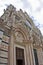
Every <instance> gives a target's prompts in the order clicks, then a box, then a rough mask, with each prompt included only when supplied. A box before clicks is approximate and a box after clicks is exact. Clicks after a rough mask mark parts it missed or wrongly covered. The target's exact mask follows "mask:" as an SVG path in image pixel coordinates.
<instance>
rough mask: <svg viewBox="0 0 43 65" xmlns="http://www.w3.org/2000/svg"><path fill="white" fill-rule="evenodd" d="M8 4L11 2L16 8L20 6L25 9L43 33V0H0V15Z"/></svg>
mask: <svg viewBox="0 0 43 65" xmlns="http://www.w3.org/2000/svg"><path fill="white" fill-rule="evenodd" d="M10 4H13V5H14V6H15V7H16V8H17V10H19V9H20V8H21V9H23V10H24V11H26V12H27V13H28V14H29V15H30V17H32V19H33V20H34V23H35V24H36V26H38V27H39V28H40V30H41V32H42V34H43V0H0V16H1V15H2V14H3V10H4V9H6V7H7V5H10ZM38 24H40V25H38Z"/></svg>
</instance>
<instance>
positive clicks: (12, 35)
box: [0, 5, 43, 65]
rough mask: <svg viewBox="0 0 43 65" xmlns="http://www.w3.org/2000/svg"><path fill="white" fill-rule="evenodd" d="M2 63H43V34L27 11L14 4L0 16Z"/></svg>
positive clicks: (12, 64) (0, 52) (41, 64)
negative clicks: (17, 8) (18, 8)
mask: <svg viewBox="0 0 43 65" xmlns="http://www.w3.org/2000/svg"><path fill="white" fill-rule="evenodd" d="M0 65H43V36H42V34H41V32H40V30H39V29H38V28H37V27H36V26H35V24H34V23H33V21H32V19H31V18H30V17H29V16H28V14H27V13H26V12H23V11H22V10H21V9H20V10H19V11H17V10H16V8H15V7H14V6H12V5H10V6H8V8H7V9H6V10H4V14H3V15H2V16H1V17H0Z"/></svg>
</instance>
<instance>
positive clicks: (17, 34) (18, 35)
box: [15, 32, 24, 42]
mask: <svg viewBox="0 0 43 65" xmlns="http://www.w3.org/2000/svg"><path fill="white" fill-rule="evenodd" d="M15 37H16V41H18V42H23V40H24V38H23V35H22V34H21V33H20V32H15Z"/></svg>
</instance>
